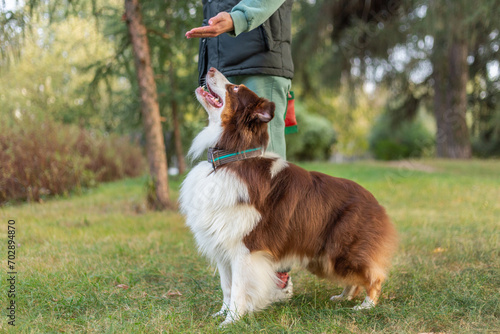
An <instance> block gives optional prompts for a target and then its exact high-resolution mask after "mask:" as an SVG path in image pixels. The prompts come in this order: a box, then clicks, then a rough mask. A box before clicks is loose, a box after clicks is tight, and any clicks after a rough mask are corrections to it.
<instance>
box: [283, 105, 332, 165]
mask: <svg viewBox="0 0 500 334" xmlns="http://www.w3.org/2000/svg"><path fill="white" fill-rule="evenodd" d="M295 114H296V117H297V123H298V129H299V132H298V133H294V134H289V135H287V136H286V155H287V159H288V160H295V161H301V160H306V161H307V160H327V159H329V158H330V155H331V153H332V146H333V144H334V143H335V142H336V137H337V136H336V133H335V130H333V127H332V124H331V123H330V121H329V120H328V119H326V118H324V117H322V116H319V115H311V114H309V113H308V112H307V111H306V110H305V108H304V107H303V105H302V104H301V103H298V102H297V100H296V101H295Z"/></svg>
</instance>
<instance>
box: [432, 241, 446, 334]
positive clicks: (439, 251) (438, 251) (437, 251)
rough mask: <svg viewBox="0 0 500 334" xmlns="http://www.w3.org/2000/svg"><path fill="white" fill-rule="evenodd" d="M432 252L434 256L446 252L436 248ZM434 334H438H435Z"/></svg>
mask: <svg viewBox="0 0 500 334" xmlns="http://www.w3.org/2000/svg"><path fill="white" fill-rule="evenodd" d="M432 252H433V253H434V254H436V253H443V252H446V249H444V248H441V247H438V248H436V249H434V250H433V251H432ZM436 334H439V333H436Z"/></svg>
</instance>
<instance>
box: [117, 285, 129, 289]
mask: <svg viewBox="0 0 500 334" xmlns="http://www.w3.org/2000/svg"><path fill="white" fill-rule="evenodd" d="M116 287H117V288H120V289H123V290H127V289H128V285H127V284H118V285H117V286H116Z"/></svg>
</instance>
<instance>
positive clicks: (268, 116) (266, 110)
mask: <svg viewBox="0 0 500 334" xmlns="http://www.w3.org/2000/svg"><path fill="white" fill-rule="evenodd" d="M275 108H276V105H275V104H274V102H270V101H268V100H265V99H262V102H261V103H259V105H258V107H257V108H256V109H255V114H256V115H257V118H258V119H259V120H260V121H261V122H263V123H268V122H269V121H271V120H272V119H273V117H274V110H275Z"/></svg>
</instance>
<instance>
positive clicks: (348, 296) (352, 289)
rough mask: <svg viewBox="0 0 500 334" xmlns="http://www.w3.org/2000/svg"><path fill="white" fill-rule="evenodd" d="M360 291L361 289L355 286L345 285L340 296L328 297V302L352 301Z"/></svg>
mask: <svg viewBox="0 0 500 334" xmlns="http://www.w3.org/2000/svg"><path fill="white" fill-rule="evenodd" d="M360 291H361V287H360V286H357V285H346V287H345V288H344V291H342V293H341V294H340V295H336V296H332V297H330V300H332V301H334V302H340V301H343V300H352V299H353V298H355V297H356V296H357V295H358V294H359V292H360Z"/></svg>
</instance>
